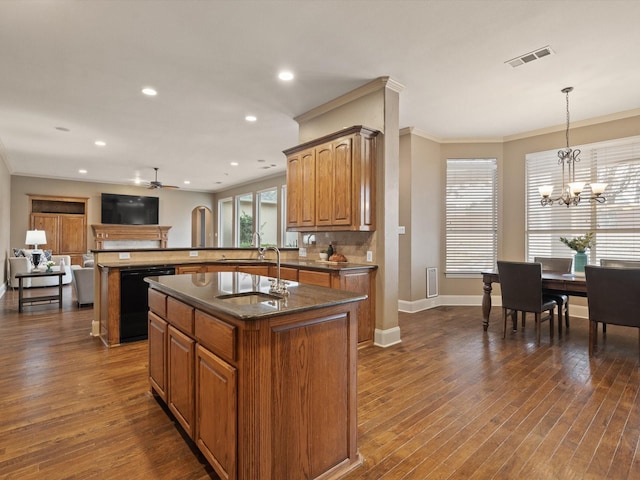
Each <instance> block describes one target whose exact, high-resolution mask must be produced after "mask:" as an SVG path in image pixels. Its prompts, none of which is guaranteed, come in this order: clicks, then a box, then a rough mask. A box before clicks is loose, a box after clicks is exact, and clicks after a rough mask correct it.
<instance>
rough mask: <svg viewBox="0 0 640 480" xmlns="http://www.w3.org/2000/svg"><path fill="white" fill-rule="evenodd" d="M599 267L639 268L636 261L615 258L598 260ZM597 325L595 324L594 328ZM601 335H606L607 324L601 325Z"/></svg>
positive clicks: (639, 265)
mask: <svg viewBox="0 0 640 480" xmlns="http://www.w3.org/2000/svg"><path fill="white" fill-rule="evenodd" d="M600 266H601V267H618V268H640V261H637V260H619V259H617V258H602V259H600ZM597 327H598V324H597V323H596V328H597ZM602 333H607V324H606V323H602Z"/></svg>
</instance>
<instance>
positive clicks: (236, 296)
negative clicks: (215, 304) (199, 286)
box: [216, 292, 282, 305]
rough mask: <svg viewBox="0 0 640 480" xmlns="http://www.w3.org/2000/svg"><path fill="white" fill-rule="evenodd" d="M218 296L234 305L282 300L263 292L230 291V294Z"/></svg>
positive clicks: (219, 298)
mask: <svg viewBox="0 0 640 480" xmlns="http://www.w3.org/2000/svg"><path fill="white" fill-rule="evenodd" d="M216 298H217V299H218V300H222V301H224V302H227V303H232V304H234V305H257V304H259V303H265V302H273V301H274V300H282V298H281V297H279V296H277V295H271V294H269V293H262V292H242V293H230V294H229V295H220V296H218V297H216Z"/></svg>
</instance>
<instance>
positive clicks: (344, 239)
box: [298, 232, 375, 263]
mask: <svg viewBox="0 0 640 480" xmlns="http://www.w3.org/2000/svg"><path fill="white" fill-rule="evenodd" d="M304 235H305V236H306V235H307V234H306V233H305V234H304ZM312 235H314V236H315V245H304V244H303V243H302V236H303V234H299V238H298V245H299V246H301V247H305V248H306V249H307V258H308V259H310V260H315V259H318V258H319V253H320V252H321V251H322V250H326V249H327V248H329V243H331V244H332V245H333V250H334V251H335V252H336V253H341V254H342V255H344V256H345V257H347V261H349V262H352V263H370V262H367V251H368V250H370V251H373V252H374V261H373V263H375V234H374V232H315V233H313V234H312Z"/></svg>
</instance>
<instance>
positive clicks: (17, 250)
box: [13, 248, 25, 257]
mask: <svg viewBox="0 0 640 480" xmlns="http://www.w3.org/2000/svg"><path fill="white" fill-rule="evenodd" d="M13 256H14V257H24V256H25V254H24V250H23V249H21V248H14V249H13Z"/></svg>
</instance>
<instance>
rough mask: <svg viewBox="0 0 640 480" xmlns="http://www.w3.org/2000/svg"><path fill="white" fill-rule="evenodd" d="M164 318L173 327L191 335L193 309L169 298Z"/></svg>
mask: <svg viewBox="0 0 640 480" xmlns="http://www.w3.org/2000/svg"><path fill="white" fill-rule="evenodd" d="M166 318H167V320H169V323H170V324H171V325H173V326H174V327H176V328H178V329H180V330H182V331H183V332H185V333H188V334H189V335H193V307H190V306H189V305H187V304H185V303H182V302H180V301H178V300H176V299H175V298H171V297H169V298H167V317H166Z"/></svg>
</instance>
